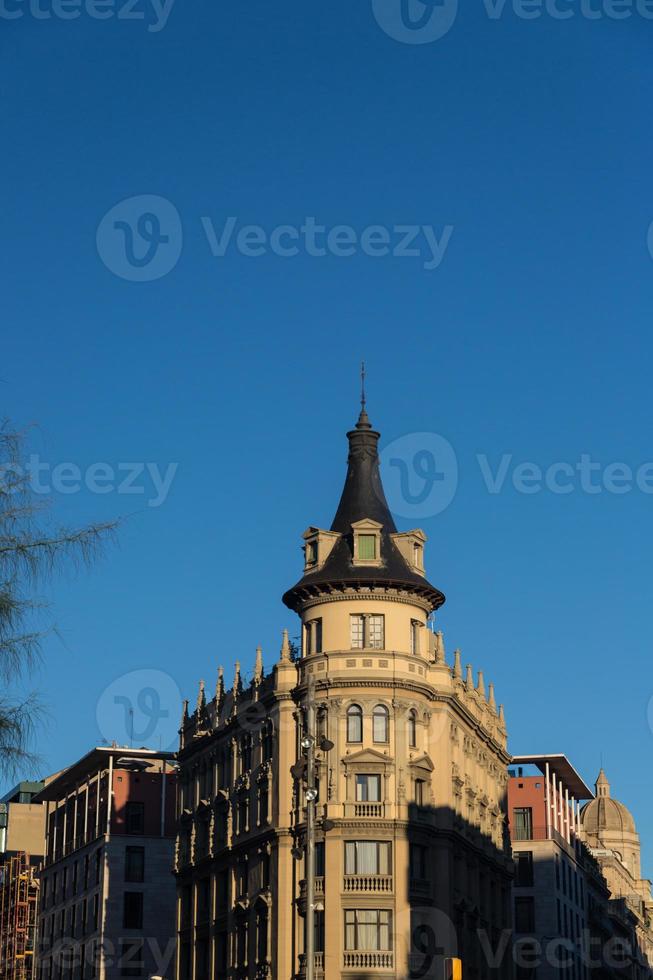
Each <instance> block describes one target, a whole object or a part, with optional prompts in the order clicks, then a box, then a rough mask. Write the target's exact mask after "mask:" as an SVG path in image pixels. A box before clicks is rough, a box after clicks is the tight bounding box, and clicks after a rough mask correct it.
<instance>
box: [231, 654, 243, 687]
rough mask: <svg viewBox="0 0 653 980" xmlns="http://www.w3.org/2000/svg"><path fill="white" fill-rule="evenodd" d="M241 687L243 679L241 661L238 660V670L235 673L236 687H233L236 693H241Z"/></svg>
mask: <svg viewBox="0 0 653 980" xmlns="http://www.w3.org/2000/svg"><path fill="white" fill-rule="evenodd" d="M241 687H242V680H241V677H240V661H239V660H237V661H236V670H235V673H234V687H233V690H234V694H240V690H241Z"/></svg>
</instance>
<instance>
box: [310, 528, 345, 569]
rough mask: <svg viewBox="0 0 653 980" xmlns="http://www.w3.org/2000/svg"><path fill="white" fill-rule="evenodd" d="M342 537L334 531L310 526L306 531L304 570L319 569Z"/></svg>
mask: <svg viewBox="0 0 653 980" xmlns="http://www.w3.org/2000/svg"><path fill="white" fill-rule="evenodd" d="M339 537H340V535H339V534H337V533H336V532H334V531H322V530H320V528H319V527H309V528H307V530H306V531H304V570H305V571H306V572H315V571H318V570H319V569H320V568H321V567H322V566H323V565H324V563H325V561H326V560H327V558H328V557H329V555H330V554H331V551H332V549H333V546H334V545H335V543H336V541H337V540H338V538H339Z"/></svg>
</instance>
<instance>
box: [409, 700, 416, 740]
mask: <svg viewBox="0 0 653 980" xmlns="http://www.w3.org/2000/svg"><path fill="white" fill-rule="evenodd" d="M408 745H409V747H410V748H411V749H414V748H415V746H416V745H417V712H416V711H415V709H414V708H413V709H412V710H411V711H409V712H408Z"/></svg>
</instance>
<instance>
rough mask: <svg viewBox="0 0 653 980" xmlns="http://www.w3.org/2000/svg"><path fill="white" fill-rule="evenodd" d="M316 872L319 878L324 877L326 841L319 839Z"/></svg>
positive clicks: (316, 844) (316, 851)
mask: <svg viewBox="0 0 653 980" xmlns="http://www.w3.org/2000/svg"><path fill="white" fill-rule="evenodd" d="M315 874H316V877H318V878H323V877H324V841H323V840H319V841H316V843H315Z"/></svg>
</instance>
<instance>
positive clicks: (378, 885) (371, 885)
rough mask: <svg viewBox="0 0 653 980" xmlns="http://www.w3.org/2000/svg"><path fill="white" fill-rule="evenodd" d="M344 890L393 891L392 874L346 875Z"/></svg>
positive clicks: (343, 883)
mask: <svg viewBox="0 0 653 980" xmlns="http://www.w3.org/2000/svg"><path fill="white" fill-rule="evenodd" d="M342 890H343V892H391V891H392V875H345V877H344V878H343V880H342Z"/></svg>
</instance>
